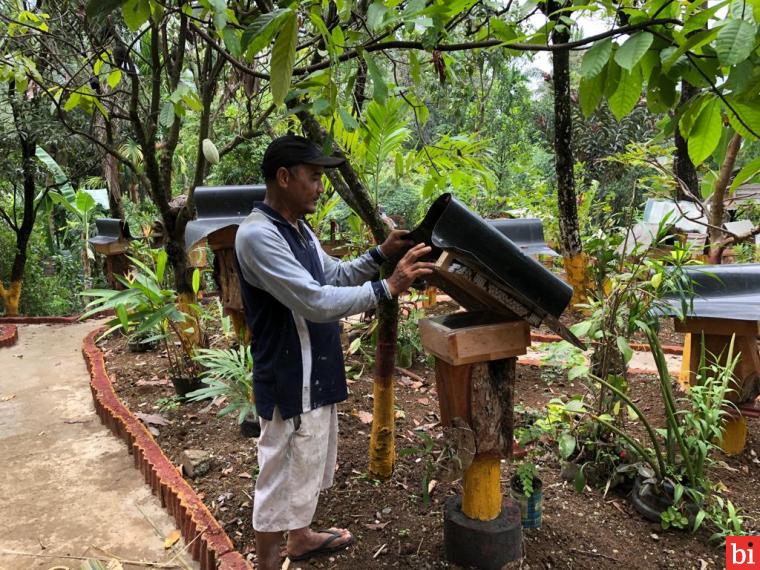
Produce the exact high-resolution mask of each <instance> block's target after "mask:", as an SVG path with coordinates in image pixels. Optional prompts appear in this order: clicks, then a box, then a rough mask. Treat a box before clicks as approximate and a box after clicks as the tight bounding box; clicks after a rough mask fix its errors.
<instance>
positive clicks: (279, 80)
mask: <svg viewBox="0 0 760 570" xmlns="http://www.w3.org/2000/svg"><path fill="white" fill-rule="evenodd" d="M297 39H298V19H297V18H296V15H295V13H293V12H291V13H290V14H289V15H288V17H287V19H286V20H285V23H284V24H283V26H282V29H281V30H280V33H279V34H278V35H277V39H276V40H275V42H274V47H273V48H272V67H271V76H272V80H271V89H272V99H273V100H274V103H275V105H281V104H282V103H283V102H284V101H285V96H286V95H287V94H288V90H289V89H290V80H291V78H292V77H293V64H294V63H295V61H296V40H297Z"/></svg>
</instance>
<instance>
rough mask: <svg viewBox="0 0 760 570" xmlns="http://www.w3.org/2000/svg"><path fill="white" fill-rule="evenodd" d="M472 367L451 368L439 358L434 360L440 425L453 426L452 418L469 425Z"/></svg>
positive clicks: (468, 365)
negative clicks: (459, 419)
mask: <svg viewBox="0 0 760 570" xmlns="http://www.w3.org/2000/svg"><path fill="white" fill-rule="evenodd" d="M471 371H472V365H470V364H467V365H464V366H453V365H452V364H449V363H448V362H446V361H445V360H441V359H440V358H436V359H435V389H436V393H437V394H438V404H439V406H440V407H441V425H443V426H454V425H455V423H454V418H461V419H462V420H464V421H465V423H467V425H471V422H472V418H471V417H470V393H471V390H470V383H471Z"/></svg>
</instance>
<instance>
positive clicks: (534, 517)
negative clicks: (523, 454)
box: [510, 460, 544, 528]
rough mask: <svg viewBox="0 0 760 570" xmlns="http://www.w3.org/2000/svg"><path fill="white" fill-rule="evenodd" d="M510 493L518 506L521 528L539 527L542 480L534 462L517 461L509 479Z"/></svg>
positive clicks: (541, 504)
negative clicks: (513, 472)
mask: <svg viewBox="0 0 760 570" xmlns="http://www.w3.org/2000/svg"><path fill="white" fill-rule="evenodd" d="M510 495H511V496H512V499H513V500H514V501H515V502H516V503H517V504H518V505H519V506H520V518H521V520H522V527H523V528H541V515H542V512H543V502H544V493H543V482H542V481H541V479H539V477H538V473H537V470H536V466H535V464H534V463H533V462H532V461H530V460H523V461H522V462H520V463H518V465H517V469H515V474H514V475H513V476H512V479H511V481H510Z"/></svg>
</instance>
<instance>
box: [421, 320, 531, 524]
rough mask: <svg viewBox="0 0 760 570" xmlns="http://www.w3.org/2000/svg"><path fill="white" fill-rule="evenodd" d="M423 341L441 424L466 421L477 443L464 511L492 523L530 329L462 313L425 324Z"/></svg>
mask: <svg viewBox="0 0 760 570" xmlns="http://www.w3.org/2000/svg"><path fill="white" fill-rule="evenodd" d="M479 323H482V324H479ZM420 336H421V338H422V344H423V346H424V347H425V348H426V349H427V350H428V351H429V352H431V353H433V355H434V356H435V378H436V388H437V392H438V400H439V403H440V406H441V423H442V424H443V425H444V426H446V427H449V426H454V425H458V424H460V423H462V422H464V423H465V424H466V425H467V426H469V428H470V429H471V430H472V432H473V434H474V438H475V445H476V453H475V457H474V459H473V460H472V463H471V464H470V465H469V466H466V469H465V472H464V491H463V495H462V512H463V513H464V514H465V515H466V516H467V517H469V518H470V519H474V520H480V521H490V520H494V519H496V518H497V517H498V516H499V514H500V513H501V510H502V494H501V458H502V457H509V456H510V455H511V452H512V429H513V420H512V413H513V391H514V381H515V368H516V362H517V358H516V356H517V355H519V354H525V352H526V348H527V347H528V346H529V345H530V329H529V327H528V324H527V323H526V322H525V321H506V322H505V321H502V322H494V319H493V316H492V315H489V314H487V313H459V314H455V315H449V316H448V317H437V318H434V319H423V320H422V321H420Z"/></svg>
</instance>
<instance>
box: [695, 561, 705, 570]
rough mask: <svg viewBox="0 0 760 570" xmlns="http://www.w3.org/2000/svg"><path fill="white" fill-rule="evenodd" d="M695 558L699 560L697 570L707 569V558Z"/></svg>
mask: <svg viewBox="0 0 760 570" xmlns="http://www.w3.org/2000/svg"><path fill="white" fill-rule="evenodd" d="M697 560H699V570H707V560H702V559H701V558H697Z"/></svg>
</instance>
